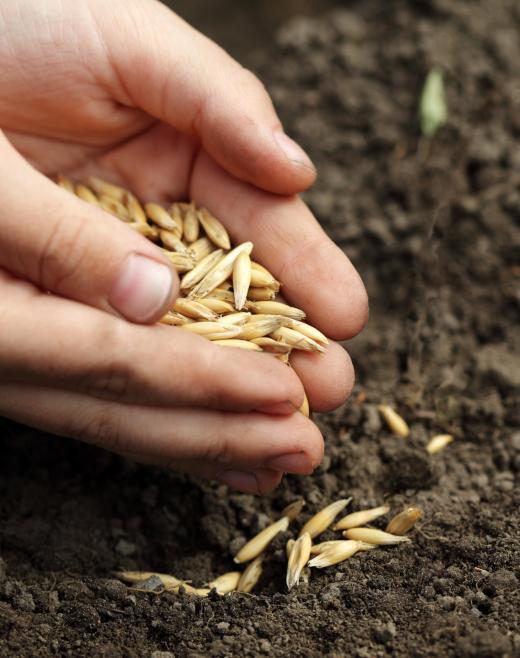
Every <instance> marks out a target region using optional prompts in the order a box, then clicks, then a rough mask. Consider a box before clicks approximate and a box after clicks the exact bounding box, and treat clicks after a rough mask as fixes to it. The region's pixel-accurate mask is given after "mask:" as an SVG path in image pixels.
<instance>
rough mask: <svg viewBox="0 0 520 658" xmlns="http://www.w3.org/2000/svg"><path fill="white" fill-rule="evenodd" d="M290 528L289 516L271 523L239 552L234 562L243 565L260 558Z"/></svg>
mask: <svg viewBox="0 0 520 658" xmlns="http://www.w3.org/2000/svg"><path fill="white" fill-rule="evenodd" d="M288 527H289V518H288V517H287V516H282V518H281V519H278V521H275V522H274V523H271V525H268V526H267V528H264V529H263V530H261V531H260V532H259V533H258V534H257V535H256V536H255V537H253V539H250V540H249V541H248V542H247V544H245V545H244V546H243V547H242V548H241V549H240V550H239V551H238V553H237V554H236V555H235V557H234V558H233V560H234V562H236V563H237V564H242V563H243V562H249V560H253V559H254V558H255V557H258V556H259V555H260V554H261V553H263V552H264V551H265V549H266V548H267V546H268V545H269V544H270V543H271V542H272V541H273V539H274V538H275V537H276V535H277V534H278V533H280V532H284V531H285V530H287V528H288Z"/></svg>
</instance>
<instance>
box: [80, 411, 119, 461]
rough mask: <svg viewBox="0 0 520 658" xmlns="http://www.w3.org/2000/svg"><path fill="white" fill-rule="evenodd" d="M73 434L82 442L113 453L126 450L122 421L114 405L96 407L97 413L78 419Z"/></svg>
mask: <svg viewBox="0 0 520 658" xmlns="http://www.w3.org/2000/svg"><path fill="white" fill-rule="evenodd" d="M72 434H73V435H74V436H75V438H77V439H79V440H81V441H85V442H86V443H90V444H91V445H94V446H97V447H100V448H104V449H106V450H110V451H112V452H120V451H122V450H123V449H124V445H123V439H124V437H123V432H122V428H121V421H120V418H119V415H118V414H117V413H116V412H115V410H114V408H113V407H112V405H103V406H102V407H100V408H98V407H97V406H96V409H95V411H94V412H91V413H89V414H88V415H86V417H85V418H81V417H80V418H77V419H76V427H75V428H74V430H73V432H72Z"/></svg>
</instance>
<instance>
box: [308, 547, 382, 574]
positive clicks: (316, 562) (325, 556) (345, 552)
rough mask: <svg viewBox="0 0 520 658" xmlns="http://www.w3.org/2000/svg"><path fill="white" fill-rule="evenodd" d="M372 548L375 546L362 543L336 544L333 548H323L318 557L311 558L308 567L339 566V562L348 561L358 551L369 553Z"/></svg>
mask: <svg viewBox="0 0 520 658" xmlns="http://www.w3.org/2000/svg"><path fill="white" fill-rule="evenodd" d="M373 548H375V546H373V545H371V544H366V543H365V542H362V541H342V542H337V544H335V545H334V546H328V547H326V548H324V549H323V550H322V551H321V553H319V555H317V556H316V557H314V558H312V560H311V561H310V562H309V567H315V568H317V569H324V568H326V567H331V566H333V565H334V564H339V563H340V562H344V561H345V560H348V559H349V558H351V557H352V556H353V555H355V554H356V553H357V552H358V551H367V550H368V551H369V550H371V549H373Z"/></svg>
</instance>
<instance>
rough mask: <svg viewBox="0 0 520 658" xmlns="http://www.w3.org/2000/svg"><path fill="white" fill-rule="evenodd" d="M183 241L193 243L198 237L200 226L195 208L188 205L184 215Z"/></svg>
mask: <svg viewBox="0 0 520 658" xmlns="http://www.w3.org/2000/svg"><path fill="white" fill-rule="evenodd" d="M183 228H184V239H185V240H186V242H190V243H191V242H195V240H197V239H198V237H199V232H200V224H199V220H198V217H197V211H196V210H195V207H194V206H192V205H191V204H190V206H189V208H187V209H186V212H185V214H184V227H183Z"/></svg>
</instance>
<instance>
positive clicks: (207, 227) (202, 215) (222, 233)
mask: <svg viewBox="0 0 520 658" xmlns="http://www.w3.org/2000/svg"><path fill="white" fill-rule="evenodd" d="M197 217H198V218H199V221H200V223H201V224H202V228H203V229H204V231H205V232H206V235H207V236H208V238H209V239H210V240H211V241H212V242H214V243H215V244H216V245H217V247H221V248H222V249H230V248H231V242H230V240H229V235H228V233H227V231H226V229H225V228H224V225H223V224H222V222H220V221H219V220H218V219H217V218H216V217H213V215H211V214H210V212H209V211H208V210H206V208H200V209H199V211H198V213H197Z"/></svg>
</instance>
